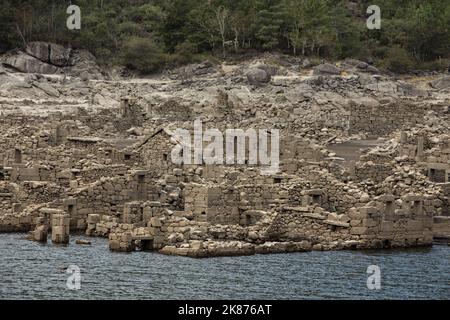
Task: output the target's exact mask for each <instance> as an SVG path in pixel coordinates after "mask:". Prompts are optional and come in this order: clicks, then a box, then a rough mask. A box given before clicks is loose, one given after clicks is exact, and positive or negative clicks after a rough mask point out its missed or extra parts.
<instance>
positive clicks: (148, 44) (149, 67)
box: [121, 37, 166, 73]
mask: <svg viewBox="0 0 450 320" xmlns="http://www.w3.org/2000/svg"><path fill="white" fill-rule="evenodd" d="M121 60H122V63H123V64H124V65H125V66H126V67H128V68H130V69H134V70H137V71H139V72H142V73H152V72H155V71H158V70H160V69H161V68H162V67H163V66H164V64H165V62H166V55H165V54H164V53H163V50H162V48H161V47H160V46H158V44H157V43H155V42H154V41H153V40H151V39H149V38H138V37H133V38H131V39H130V40H128V41H127V42H125V44H124V46H123V48H122V51H121Z"/></svg>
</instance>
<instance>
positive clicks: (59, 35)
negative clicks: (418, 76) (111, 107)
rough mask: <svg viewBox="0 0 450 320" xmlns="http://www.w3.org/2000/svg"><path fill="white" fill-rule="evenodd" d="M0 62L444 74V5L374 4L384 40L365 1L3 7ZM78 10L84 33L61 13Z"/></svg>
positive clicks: (93, 1)
mask: <svg viewBox="0 0 450 320" xmlns="http://www.w3.org/2000/svg"><path fill="white" fill-rule="evenodd" d="M1 3H2V10H1V12H0V52H2V51H3V52H4V51H7V50H10V49H13V48H17V47H22V46H24V45H25V44H26V43H27V42H30V41H37V40H40V41H50V42H55V43H61V44H64V45H70V46H72V47H74V48H85V49H88V50H90V51H91V52H92V53H94V54H95V55H96V56H97V58H98V59H99V61H100V62H101V63H103V64H123V65H126V66H128V67H130V68H133V69H136V70H139V71H142V72H146V73H147V72H153V71H155V70H158V69H160V68H161V67H164V66H165V65H168V64H169V65H177V64H183V63H188V62H190V61H196V60H197V59H198V56H199V55H201V56H204V55H205V54H211V55H216V56H218V57H222V56H226V55H233V54H241V53H246V52H254V51H255V50H257V51H267V50H277V51H281V52H285V53H289V54H292V55H305V56H312V57H321V58H330V59H342V58H346V57H352V58H359V59H365V60H369V59H370V60H373V61H375V62H377V63H378V64H379V65H382V66H384V67H386V68H389V69H390V70H392V71H395V72H405V71H407V70H410V69H425V68H442V67H445V65H444V64H445V62H448V59H449V58H450V1H442V0H378V1H377V4H378V5H379V6H380V8H381V17H382V23H381V30H369V29H367V27H366V19H367V14H366V9H367V7H368V6H369V5H371V4H372V3H371V2H370V1H367V0H359V1H350V0H77V1H74V0H73V1H63V0H2V2H1ZM70 4H76V5H79V6H80V7H81V13H82V20H81V23H82V27H81V30H73V31H70V30H68V29H67V28H66V19H67V17H68V15H67V14H66V9H67V7H68V6H69V5H70Z"/></svg>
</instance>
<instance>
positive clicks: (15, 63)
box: [3, 51, 61, 74]
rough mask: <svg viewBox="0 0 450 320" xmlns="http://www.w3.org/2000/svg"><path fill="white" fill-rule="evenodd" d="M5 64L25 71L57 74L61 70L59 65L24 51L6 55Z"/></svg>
mask: <svg viewBox="0 0 450 320" xmlns="http://www.w3.org/2000/svg"><path fill="white" fill-rule="evenodd" d="M3 64H4V65H6V66H10V67H12V68H14V69H16V70H18V71H20V72H25V73H43V74H55V73H58V72H60V71H61V69H59V68H58V67H55V66H53V65H51V64H48V63H45V62H42V61H41V60H39V59H37V58H35V57H32V56H30V55H28V54H26V53H25V52H22V51H18V52H16V53H14V54H10V55H7V56H6V57H4V59H3Z"/></svg>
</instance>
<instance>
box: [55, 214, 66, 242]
mask: <svg viewBox="0 0 450 320" xmlns="http://www.w3.org/2000/svg"><path fill="white" fill-rule="evenodd" d="M69 233H70V216H69V215H68V214H53V217H52V242H53V243H64V244H67V243H69Z"/></svg>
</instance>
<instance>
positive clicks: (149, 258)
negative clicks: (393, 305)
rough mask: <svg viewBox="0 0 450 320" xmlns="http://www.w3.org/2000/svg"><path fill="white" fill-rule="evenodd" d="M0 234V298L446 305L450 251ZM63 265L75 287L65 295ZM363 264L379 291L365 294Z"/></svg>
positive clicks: (449, 288) (449, 291)
mask: <svg viewBox="0 0 450 320" xmlns="http://www.w3.org/2000/svg"><path fill="white" fill-rule="evenodd" d="M79 238H85V237H81V236H71V240H70V242H71V243H70V245H69V246H55V245H53V244H52V243H51V241H49V243H48V244H46V245H42V244H39V243H36V242H31V241H28V240H26V239H24V235H23V234H0V299H449V298H450V275H449V272H450V247H449V246H446V245H442V246H434V247H432V248H422V249H408V250H390V251H388V250H385V251H330V252H308V253H289V254H271V255H254V256H244V257H219V258H208V259H191V258H186V257H175V256H165V255H161V254H158V253H151V252H135V253H131V254H128V253H114V252H110V251H109V249H108V242H107V240H106V239H99V238H91V239H90V240H91V241H92V245H91V246H81V245H76V244H75V240H76V239H79ZM69 265H77V266H79V268H80V269H81V289H80V290H69V289H67V286H66V281H67V278H68V277H69V276H70V275H69V274H67V273H66V269H67V267H68V266H69ZM369 265H378V266H379V267H380V269H381V290H369V289H367V285H366V281H367V277H368V276H369V274H367V273H366V271H367V267H368V266H369Z"/></svg>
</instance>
